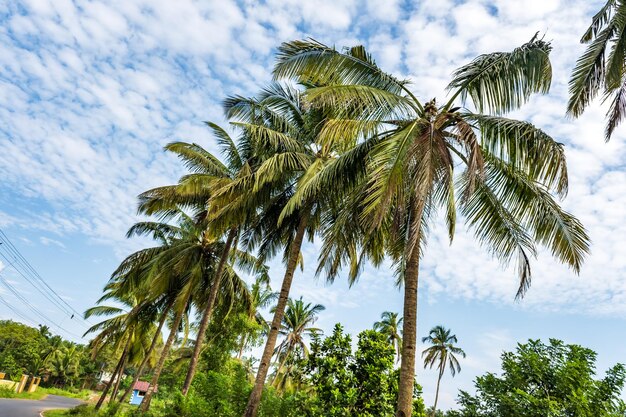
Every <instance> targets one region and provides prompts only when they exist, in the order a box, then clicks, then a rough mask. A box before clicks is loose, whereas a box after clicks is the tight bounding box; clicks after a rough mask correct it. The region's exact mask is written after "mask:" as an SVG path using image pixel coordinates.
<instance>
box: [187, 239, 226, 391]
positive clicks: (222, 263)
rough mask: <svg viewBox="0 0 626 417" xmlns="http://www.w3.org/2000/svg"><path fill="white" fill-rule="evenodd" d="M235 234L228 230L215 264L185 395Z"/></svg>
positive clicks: (200, 349) (196, 364) (191, 379)
mask: <svg viewBox="0 0 626 417" xmlns="http://www.w3.org/2000/svg"><path fill="white" fill-rule="evenodd" d="M236 234H237V232H236V230H235V229H231V230H230V232H228V238H226V244H225V245H224V250H223V252H222V255H221V256H220V262H219V263H218V264H217V270H216V271H215V278H214V279H213V285H212V286H211V292H210V293H209V299H208V301H207V305H206V308H205V309H204V313H203V314H202V320H201V321H200V327H199V328H198V336H197V337H196V344H195V346H194V348H193V355H192V356H191V362H190V363H189V369H188V370H187V376H186V377H185V383H184V384H183V390H182V393H183V395H185V396H186V395H187V392H189V388H190V387H191V382H192V381H193V377H194V375H195V374H196V369H197V368H198V360H199V359H200V352H201V351H202V345H203V343H204V336H205V334H206V329H207V327H208V326H209V320H210V319H211V315H212V314H213V309H214V307H215V301H216V300H217V293H218V292H219V288H220V283H221V281H222V273H223V272H224V267H225V266H226V260H227V259H228V254H229V253H230V247H231V246H232V244H233V240H235V236H236Z"/></svg>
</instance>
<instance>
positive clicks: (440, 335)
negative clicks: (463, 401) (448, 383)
mask: <svg viewBox="0 0 626 417" xmlns="http://www.w3.org/2000/svg"><path fill="white" fill-rule="evenodd" d="M422 342H424V343H430V344H431V345H432V346H430V347H429V348H427V349H424V351H423V352H422V357H423V358H424V368H426V367H430V368H431V369H432V368H433V366H435V365H436V366H437V369H438V370H439V375H438V377H437V390H436V393H435V404H434V405H433V415H434V412H436V411H437V400H438V399H439V384H440V383H441V378H442V377H443V374H444V372H445V371H446V367H447V366H449V368H450V373H451V374H452V376H454V375H456V373H457V372H460V371H461V365H460V364H459V361H458V359H457V358H456V356H455V355H459V356H462V357H465V352H464V351H463V349H461V348H459V347H457V346H454V344H455V343H457V338H456V335H454V334H450V329H446V328H445V327H443V326H435V327H433V328H432V329H431V330H430V333H429V334H428V336H426V337H424V338H422Z"/></svg>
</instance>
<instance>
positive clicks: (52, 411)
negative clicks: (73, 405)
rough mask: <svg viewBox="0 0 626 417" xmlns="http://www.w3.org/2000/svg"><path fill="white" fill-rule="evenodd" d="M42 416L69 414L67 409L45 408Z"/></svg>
mask: <svg viewBox="0 0 626 417" xmlns="http://www.w3.org/2000/svg"><path fill="white" fill-rule="evenodd" d="M42 414H43V416H44V417H65V416H69V415H70V414H69V410H46V411H44V412H43V413H42Z"/></svg>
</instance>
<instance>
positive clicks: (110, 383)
mask: <svg viewBox="0 0 626 417" xmlns="http://www.w3.org/2000/svg"><path fill="white" fill-rule="evenodd" d="M129 346H130V336H129V337H128V341H127V342H126V345H125V346H124V351H123V352H122V356H120V360H119V361H118V362H117V365H116V366H115V370H114V371H113V375H111V379H110V380H109V382H107V384H106V385H105V387H104V391H102V395H100V398H99V399H98V402H97V403H96V407H95V409H96V410H99V409H100V407H102V404H103V403H104V399H105V398H106V396H107V394H108V393H109V390H110V389H111V386H112V385H113V382H115V378H116V377H117V374H118V373H119V372H120V368H121V367H122V365H123V363H124V360H125V359H126V351H127V350H128V348H129Z"/></svg>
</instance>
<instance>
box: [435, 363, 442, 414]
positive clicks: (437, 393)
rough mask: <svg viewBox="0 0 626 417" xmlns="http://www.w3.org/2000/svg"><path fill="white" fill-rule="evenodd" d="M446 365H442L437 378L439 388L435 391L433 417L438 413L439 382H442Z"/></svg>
mask: <svg viewBox="0 0 626 417" xmlns="http://www.w3.org/2000/svg"><path fill="white" fill-rule="evenodd" d="M444 370H445V367H444V366H442V367H440V368H439V377H438V378H437V390H436V391H435V404H434V405H433V417H435V414H437V401H438V400H439V384H440V383H441V377H442V376H443V371H444Z"/></svg>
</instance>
